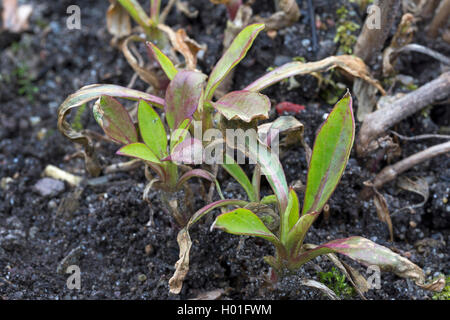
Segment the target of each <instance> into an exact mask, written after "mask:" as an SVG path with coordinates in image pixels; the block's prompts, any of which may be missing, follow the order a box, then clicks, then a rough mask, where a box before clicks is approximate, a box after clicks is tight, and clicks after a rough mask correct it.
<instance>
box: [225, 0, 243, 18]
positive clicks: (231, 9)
mask: <svg viewBox="0 0 450 320" xmlns="http://www.w3.org/2000/svg"><path fill="white" fill-rule="evenodd" d="M226 5H227V11H228V17H229V18H230V20H231V21H233V20H234V19H235V18H236V14H237V12H238V10H239V7H240V6H241V5H242V0H230V1H228V2H227V4H226Z"/></svg>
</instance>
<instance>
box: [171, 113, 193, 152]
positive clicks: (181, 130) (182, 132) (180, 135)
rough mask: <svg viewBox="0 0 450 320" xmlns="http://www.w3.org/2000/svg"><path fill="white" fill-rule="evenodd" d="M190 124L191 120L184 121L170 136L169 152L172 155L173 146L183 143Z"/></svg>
mask: <svg viewBox="0 0 450 320" xmlns="http://www.w3.org/2000/svg"><path fill="white" fill-rule="evenodd" d="M190 124H191V119H185V120H184V121H183V122H182V123H181V124H180V125H179V127H178V128H177V129H175V130H173V131H172V133H171V134H170V152H171V153H172V151H173V149H174V148H175V146H176V145H177V144H179V143H181V142H183V141H184V139H185V138H186V136H187V134H188V133H189V130H188V128H189V126H190Z"/></svg>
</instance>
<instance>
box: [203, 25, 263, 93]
mask: <svg viewBox="0 0 450 320" xmlns="http://www.w3.org/2000/svg"><path fill="white" fill-rule="evenodd" d="M263 29H264V24H252V25H249V26H247V27H246V28H245V29H244V30H242V31H241V32H240V33H239V34H238V35H237V36H236V38H235V39H234V40H233V42H232V43H231V45H230V47H229V48H228V49H227V51H225V53H224V54H223V55H222V58H220V60H219V61H218V62H217V64H216V65H215V66H214V69H213V70H212V72H211V74H210V76H209V79H208V83H207V84H206V88H205V97H206V99H205V101H210V100H211V99H212V97H213V94H214V91H215V90H216V89H217V87H218V86H219V84H220V83H221V82H222V80H223V79H224V78H225V77H226V76H227V74H228V73H229V72H230V71H231V70H232V69H233V68H234V67H235V66H236V65H237V64H238V63H239V62H240V61H241V60H242V59H243V58H244V57H245V55H246V54H247V51H248V50H249V49H250V47H251V46H252V44H253V41H254V40H255V38H256V36H257V35H258V33H259V32H260V31H261V30H263Z"/></svg>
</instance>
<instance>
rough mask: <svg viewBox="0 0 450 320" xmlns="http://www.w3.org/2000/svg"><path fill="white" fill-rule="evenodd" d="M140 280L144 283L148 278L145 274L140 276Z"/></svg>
mask: <svg viewBox="0 0 450 320" xmlns="http://www.w3.org/2000/svg"><path fill="white" fill-rule="evenodd" d="M138 280H139V281H140V282H144V281H145V280H147V276H146V275H145V274H143V273H141V274H140V275H138Z"/></svg>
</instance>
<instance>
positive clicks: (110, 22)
mask: <svg viewBox="0 0 450 320" xmlns="http://www.w3.org/2000/svg"><path fill="white" fill-rule="evenodd" d="M110 2H111V5H110V6H109V8H108V11H107V12H106V25H107V27H108V31H109V33H110V34H112V35H113V36H114V37H116V38H124V37H127V36H129V35H130V34H131V19H130V15H129V14H128V12H127V11H126V10H125V9H124V7H123V6H122V5H121V4H119V3H118V2H117V0H110Z"/></svg>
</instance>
